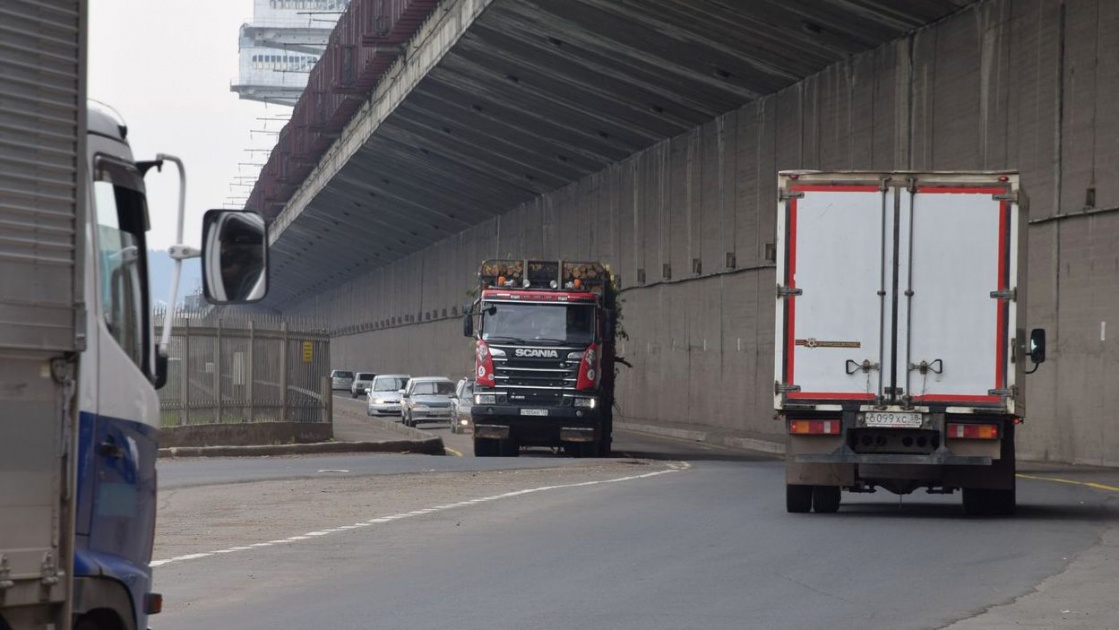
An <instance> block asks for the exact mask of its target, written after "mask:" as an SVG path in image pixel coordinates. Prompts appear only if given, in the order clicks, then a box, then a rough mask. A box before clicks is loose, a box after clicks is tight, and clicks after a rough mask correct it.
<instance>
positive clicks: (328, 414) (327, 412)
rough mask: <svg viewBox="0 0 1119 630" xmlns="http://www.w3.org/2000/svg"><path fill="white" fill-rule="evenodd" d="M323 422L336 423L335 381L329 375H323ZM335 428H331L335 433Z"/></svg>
mask: <svg viewBox="0 0 1119 630" xmlns="http://www.w3.org/2000/svg"><path fill="white" fill-rule="evenodd" d="M322 399H323V415H324V416H325V417H324V418H323V422H328V423H330V424H331V425H332V426H333V424H334V383H333V382H332V380H331V378H330V377H329V376H324V377H322ZM333 433H334V430H333V429H331V434H332V435H333Z"/></svg>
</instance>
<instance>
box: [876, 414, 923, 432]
mask: <svg viewBox="0 0 1119 630" xmlns="http://www.w3.org/2000/svg"><path fill="white" fill-rule="evenodd" d="M866 426H868V427H898V428H905V429H918V428H920V427H921V414H919V413H905V412H895V411H868V412H867V413H866Z"/></svg>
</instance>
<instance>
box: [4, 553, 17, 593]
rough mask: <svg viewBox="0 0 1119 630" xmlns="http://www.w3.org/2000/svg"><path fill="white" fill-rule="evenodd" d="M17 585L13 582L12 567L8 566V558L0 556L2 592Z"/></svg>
mask: <svg viewBox="0 0 1119 630" xmlns="http://www.w3.org/2000/svg"><path fill="white" fill-rule="evenodd" d="M15 585H16V583H15V581H13V580H12V567H11V565H9V564H8V556H5V555H3V554H0V591H3V590H7V589H9V588H12V587H13V586H15Z"/></svg>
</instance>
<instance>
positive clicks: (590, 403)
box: [575, 398, 598, 409]
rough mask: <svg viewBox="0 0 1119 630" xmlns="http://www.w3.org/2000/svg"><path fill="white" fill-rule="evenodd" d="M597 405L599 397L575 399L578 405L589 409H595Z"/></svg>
mask: <svg viewBox="0 0 1119 630" xmlns="http://www.w3.org/2000/svg"><path fill="white" fill-rule="evenodd" d="M597 405H598V399H597V398H576V399H575V406H576V407H587V408H589V409H594V408H595V407H596V406H597Z"/></svg>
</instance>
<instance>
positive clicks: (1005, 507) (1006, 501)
mask: <svg viewBox="0 0 1119 630" xmlns="http://www.w3.org/2000/svg"><path fill="white" fill-rule="evenodd" d="M987 493H988V499H987V500H988V502H989V503H990V510H991V514H993V515H995V516H1013V515H1014V512H1015V510H1016V509H1017V507H1018V496H1017V494H1018V493H1017V492H1016V490H1015V488H1010V489H1009V490H988V491H987Z"/></svg>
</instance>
